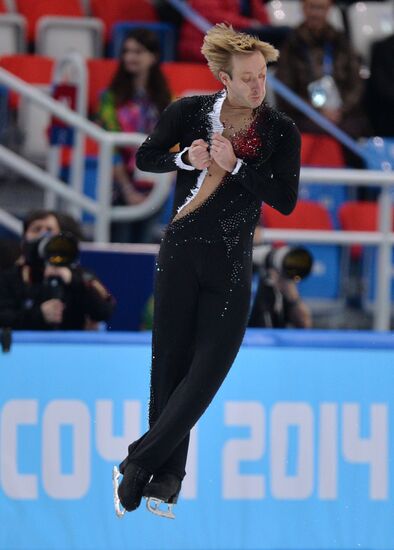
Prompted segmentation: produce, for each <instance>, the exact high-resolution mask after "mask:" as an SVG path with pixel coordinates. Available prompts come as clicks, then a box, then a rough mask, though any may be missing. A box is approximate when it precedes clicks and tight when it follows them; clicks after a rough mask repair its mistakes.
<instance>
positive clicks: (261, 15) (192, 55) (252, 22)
mask: <svg viewBox="0 0 394 550" xmlns="http://www.w3.org/2000/svg"><path fill="white" fill-rule="evenodd" d="M188 4H189V5H190V7H192V8H193V9H194V10H196V11H197V12H199V13H200V14H201V15H202V16H203V17H204V18H206V19H207V20H208V21H209V22H210V23H212V24H213V25H215V24H216V23H222V22H226V23H229V24H230V25H232V26H233V27H234V28H235V29H237V30H242V29H248V30H249V31H250V32H251V33H252V34H256V33H257V31H259V30H262V29H263V27H264V26H265V25H268V23H269V22H268V16H267V12H266V9H265V7H264V4H263V2H261V1H260V0H251V2H250V8H249V10H248V11H249V13H250V16H244V15H241V2H240V0H191V1H190V2H188ZM203 37H204V34H203V33H202V32H201V31H200V30H199V29H197V27H196V26H195V25H193V24H192V23H190V22H189V21H188V20H185V21H184V23H183V25H182V27H181V33H180V40H179V55H178V56H179V59H181V60H185V61H197V62H200V63H205V58H204V57H203V55H202V53H201V46H202V42H203ZM260 38H261V39H263V38H262V37H260ZM264 39H266V40H267V38H266V37H265V38H264Z"/></svg>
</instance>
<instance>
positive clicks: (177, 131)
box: [136, 99, 183, 173]
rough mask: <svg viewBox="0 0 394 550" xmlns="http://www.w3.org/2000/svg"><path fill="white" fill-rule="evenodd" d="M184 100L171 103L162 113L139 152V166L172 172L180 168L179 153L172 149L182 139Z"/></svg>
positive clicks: (152, 170)
mask: <svg viewBox="0 0 394 550" xmlns="http://www.w3.org/2000/svg"><path fill="white" fill-rule="evenodd" d="M182 102H183V100H182V99H181V100H179V101H175V102H174V103H171V104H170V105H169V106H168V107H167V108H166V109H165V110H164V111H163V113H162V115H161V117H160V120H159V122H158V123H157V125H156V127H155V129H154V130H153V132H152V134H151V135H150V136H149V137H148V138H147V139H146V140H145V141H144V143H143V144H142V145H141V146H140V148H139V149H138V152H137V157H136V162H137V167H138V168H139V169H140V170H143V171H145V172H157V173H160V172H172V171H174V170H177V169H179V168H180V167H179V165H177V164H176V161H177V158H178V157H179V153H171V152H170V149H171V148H172V147H174V146H175V145H177V144H178V143H179V142H180V141H181V137H182Z"/></svg>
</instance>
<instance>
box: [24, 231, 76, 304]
mask: <svg viewBox="0 0 394 550" xmlns="http://www.w3.org/2000/svg"><path fill="white" fill-rule="evenodd" d="M22 251H23V255H24V258H25V262H26V263H27V264H28V265H30V266H31V267H32V268H33V269H40V268H43V267H44V266H45V265H52V266H55V267H71V266H73V265H74V264H75V262H76V260H77V258H78V255H79V249H78V241H77V239H76V238H75V237H74V235H73V234H72V233H68V232H63V233H59V234H58V235H49V234H48V235H44V236H42V237H40V238H39V239H35V240H32V241H25V242H24V243H23V247H22ZM44 284H45V287H46V296H47V299H48V300H51V299H58V300H62V301H63V300H64V297H65V291H66V288H65V283H64V281H63V279H62V278H61V277H58V276H51V277H47V278H46V279H45V280H44Z"/></svg>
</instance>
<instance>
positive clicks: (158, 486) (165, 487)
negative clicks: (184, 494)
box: [142, 474, 182, 519]
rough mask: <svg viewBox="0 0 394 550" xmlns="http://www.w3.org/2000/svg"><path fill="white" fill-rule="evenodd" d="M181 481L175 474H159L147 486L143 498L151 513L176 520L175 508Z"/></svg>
mask: <svg viewBox="0 0 394 550" xmlns="http://www.w3.org/2000/svg"><path fill="white" fill-rule="evenodd" d="M181 484H182V482H181V480H180V479H179V478H178V477H177V476H175V475H173V474H158V475H156V476H153V478H152V481H151V482H150V483H148V485H146V486H145V488H144V491H143V493H142V494H143V496H144V497H145V498H146V499H147V500H146V507H147V509H148V510H149V512H152V514H155V515H156V516H160V517H162V518H168V519H175V514H174V512H173V506H174V504H176V503H177V501H178V496H179V493H180V490H181Z"/></svg>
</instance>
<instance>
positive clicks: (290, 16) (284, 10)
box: [266, 0, 344, 30]
mask: <svg viewBox="0 0 394 550" xmlns="http://www.w3.org/2000/svg"><path fill="white" fill-rule="evenodd" d="M266 8H267V12H268V17H269V20H270V22H271V25H273V26H275V27H278V26H282V25H287V26H289V27H296V26H297V25H299V24H300V23H301V21H302V20H303V19H304V15H303V13H302V3H301V2H300V1H299V0H272V1H271V2H268V3H267V4H266ZM328 20H329V22H330V23H331V24H332V25H333V26H334V27H335V28H336V29H339V30H344V24H343V17H342V13H341V10H340V9H339V7H338V6H332V7H331V10H330V13H329V15H328Z"/></svg>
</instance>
